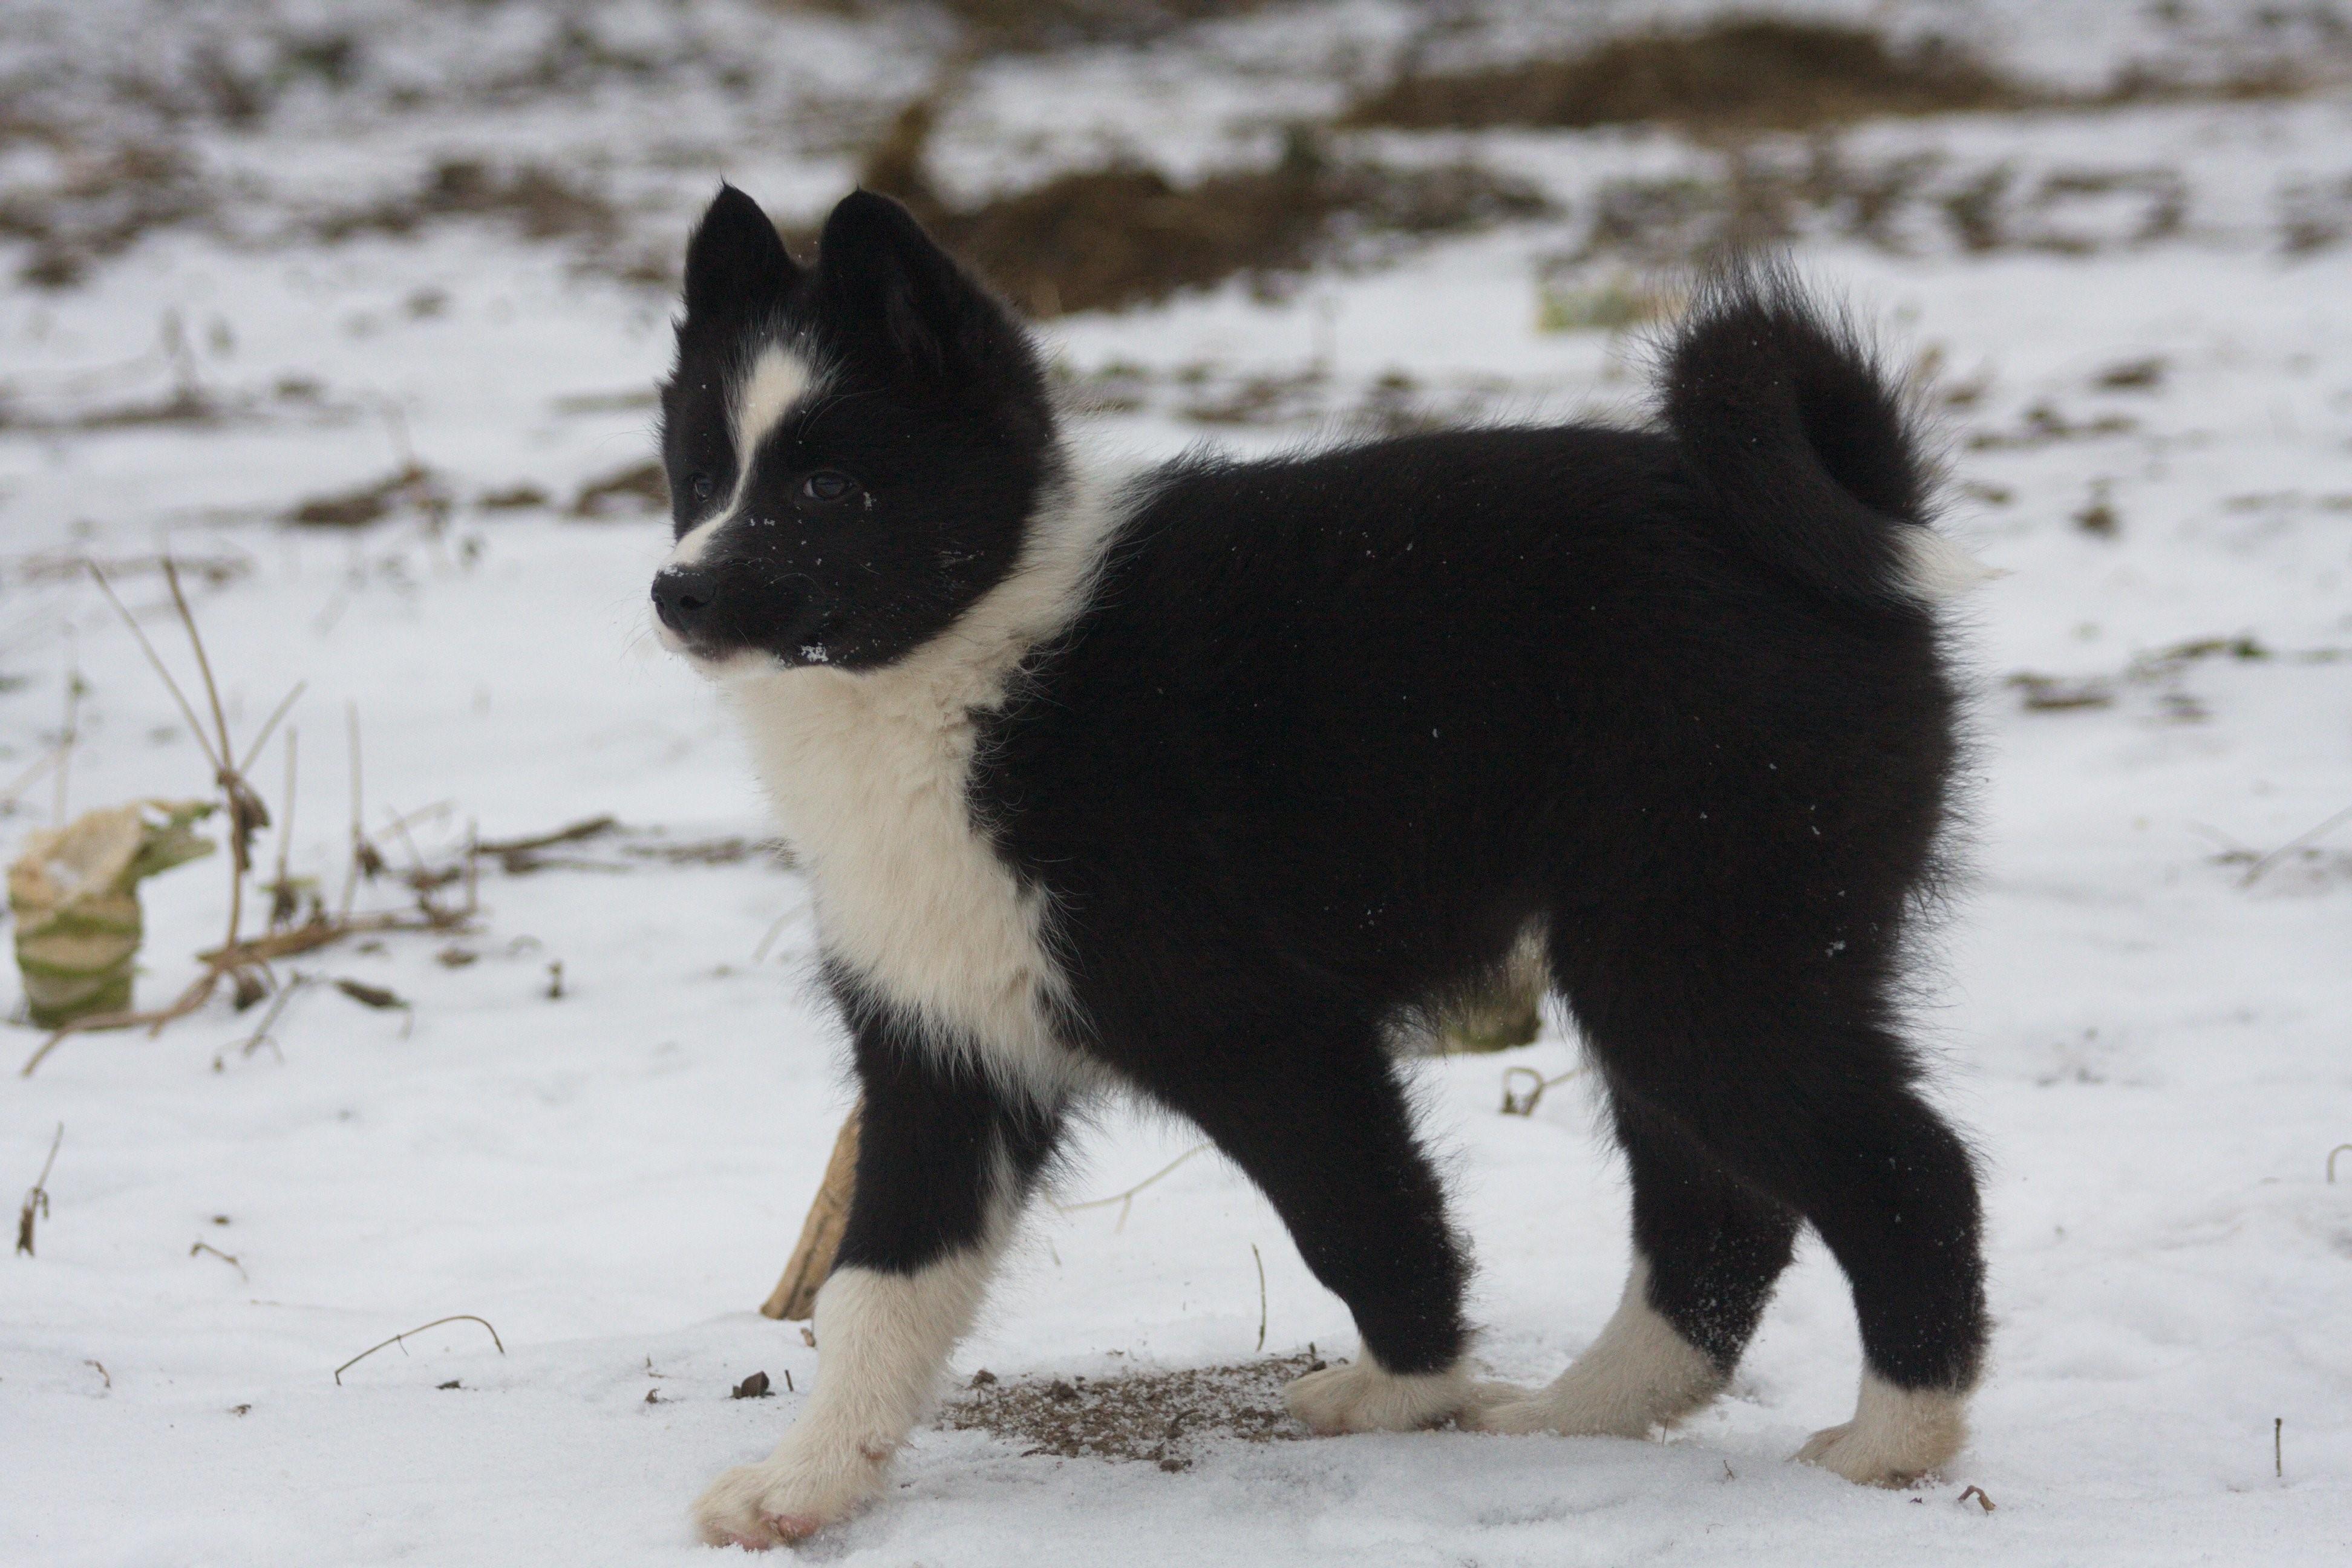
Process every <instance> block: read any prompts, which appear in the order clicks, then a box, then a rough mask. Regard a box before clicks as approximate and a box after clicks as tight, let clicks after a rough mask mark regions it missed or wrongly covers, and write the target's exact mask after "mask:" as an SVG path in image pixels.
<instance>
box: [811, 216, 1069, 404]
mask: <svg viewBox="0 0 2352 1568" xmlns="http://www.w3.org/2000/svg"><path fill="white" fill-rule="evenodd" d="M817 275H818V277H819V278H820V279H823V284H824V291H825V297H826V299H827V300H828V301H829V302H830V303H831V305H832V307H833V310H834V311H835V314H836V316H837V318H838V319H839V320H841V321H844V322H845V324H849V325H851V326H853V327H855V328H856V329H858V330H860V331H865V332H866V333H869V334H872V335H873V336H874V337H876V338H877V339H878V340H879V341H880V342H882V343H883V344H884V345H885V346H886V347H887V349H888V350H889V351H890V352H891V353H893V354H894V355H895V356H896V357H897V359H898V363H900V365H901V366H902V367H903V368H905V369H908V370H910V371H912V372H914V373H915V374H917V375H918V376H919V377H921V378H922V379H924V380H927V381H934V382H939V383H950V384H951V383H954V382H957V381H960V380H962V379H964V378H966V377H970V376H972V375H975V374H982V373H983V372H985V371H987V370H989V369H990V368H992V366H1004V365H1009V364H1012V363H1026V357H1027V348H1026V339H1025V337H1024V334H1023V333H1022V331H1021V329H1020V327H1019V325H1018V324H1016V323H1015V322H1014V321H1013V320H1012V319H1011V318H1010V317H1009V316H1007V315H1006V314H1005V312H1004V309H1003V306H1001V305H999V304H998V303H997V302H996V300H995V299H994V298H993V297H992V295H991V294H990V293H989V292H988V290H987V289H984V288H982V286H981V285H980V284H979V283H977V282H975V281H973V279H971V277H970V276H969V275H968V274H966V273H965V271H964V270H963V268H961V267H959V266H957V265H956V263H955V259H954V258H952V257H950V256H949V255H948V253H947V252H946V251H944V250H941V249H940V247H939V246H938V245H937V244H936V243H934V242H933V241H932V239H931V237H930V236H929V235H928V234H925V233H924V232H923V226H922V225H921V224H919V223H918V222H916V221H915V215H914V214H912V213H910V212H908V210H907V209H906V208H905V207H903V206H900V205H898V203H897V202H894V201H892V200H891V199H890V198H889V197H888V196H885V195H876V194H875V193H874V192H872V191H864V190H860V191H852V192H851V193H850V194H849V195H845V196H844V197H843V198H842V199H841V202H840V205H837V206H835V208H834V209H833V216H831V217H829V218H827V219H825V224H824V237H822V238H820V239H819V240H818V241H817ZM941 390H945V387H944V386H943V387H941Z"/></svg>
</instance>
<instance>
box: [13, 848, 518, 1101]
mask: <svg viewBox="0 0 2352 1568" xmlns="http://www.w3.org/2000/svg"><path fill="white" fill-rule="evenodd" d="M475 886H476V883H475V880H474V879H473V877H472V875H471V873H470V872H469V873H468V875H467V901H466V903H465V904H464V905H463V906H462V907H460V908H457V909H454V910H451V909H443V908H441V907H440V906H438V905H436V904H434V903H432V902H430V901H429V900H426V899H425V898H423V897H421V896H420V897H419V898H418V900H417V907H416V908H415V910H394V911H390V912H387V913H383V914H373V915H359V916H355V917H352V918H349V919H344V918H334V919H329V918H326V917H321V918H320V919H318V920H314V921H310V923H309V924H307V925H299V926H292V927H289V928H288V929H286V930H284V931H269V932H267V933H266V934H264V935H261V936H257V937H251V938H248V939H247V940H245V941H242V942H236V943H234V944H231V945H227V946H223V947H216V948H211V949H208V950H206V951H205V952H199V953H198V954H196V960H197V962H198V963H202V964H204V965H205V972H204V973H202V974H200V975H198V976H197V977H196V979H195V981H194V984H191V985H189V987H188V988H187V989H186V990H185V991H184V992H182V993H181V994H180V996H179V999H178V1000H177V1001H175V1002H173V1004H172V1005H170V1006H168V1007H162V1008H157V1009H155V1010H154V1011H152V1012H144V1013H135V1012H134V1013H94V1014H92V1015H90V1016H89V1017H87V1018H76V1019H75V1020H74V1021H73V1022H72V1023H70V1024H68V1025H66V1026H63V1027H62V1028H59V1029H58V1031H57V1032H56V1033H54V1034H52V1035H51V1036H50V1037H48V1038H47V1039H46V1040H44V1041H42V1042H41V1046H40V1048H39V1049H37V1050H36V1051H35V1052H34V1053H33V1054H32V1055H31V1056H30V1057H29V1058H26V1062H25V1065H24V1066H23V1067H22V1068H19V1069H17V1076H18V1077H20V1078H30V1077H32V1076H33V1069H35V1068H37V1067H39V1066H40V1065H41V1062H42V1060H43V1059H44V1058H47V1056H48V1054H49V1053H50V1052H51V1051H53V1050H55V1049H57V1047H58V1045H59V1044H60V1043H61V1042H63V1041H64V1040H65V1039H66V1038H67V1037H69V1036H73V1035H86V1034H90V1033H93V1032H97V1031H101V1030H110V1029H135V1028H140V1027H142V1026H144V1027H146V1028H148V1029H149V1030H150V1031H151V1032H155V1031H160V1030H161V1029H162V1028H163V1026H164V1025H166V1024H169V1023H171V1022H172V1021H173V1019H176V1018H182V1017H185V1016H187V1015H188V1014H190V1013H193V1012H194V1011H195V1010H196V1009H197V1008H198V1007H201V1006H203V1005H204V1004H205V1001H206V1000H207V999H208V998H209V997H210V996H211V995H212V994H213V990H214V988H215V986H217V985H218V984H220V982H221V977H222V976H223V975H226V974H233V973H236V972H237V971H238V970H240V969H250V968H255V967H258V966H261V965H264V964H267V963H268V962H269V961H270V960H272V959H277V958H291V957H293V956H295V955H296V954H297V953H304V952H311V951H313V950H314V949H317V948H321V947H324V946H326V945H327V944H328V943H329V942H341V940H342V939H343V938H345V937H348V936H359V935H362V934H365V933H368V932H372V931H453V930H456V929H457V928H458V927H460V926H463V925H464V924H466V922H467V921H470V920H472V919H473V917H474V915H475V912H476V910H477V908H478V906H477V905H476V903H475V901H474V889H475Z"/></svg>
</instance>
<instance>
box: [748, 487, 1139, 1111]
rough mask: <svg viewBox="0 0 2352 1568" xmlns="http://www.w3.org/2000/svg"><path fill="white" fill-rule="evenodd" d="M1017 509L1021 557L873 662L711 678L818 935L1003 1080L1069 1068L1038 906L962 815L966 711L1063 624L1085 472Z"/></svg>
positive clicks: (1076, 580)
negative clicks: (909, 648) (889, 662)
mask: <svg viewBox="0 0 2352 1568" xmlns="http://www.w3.org/2000/svg"><path fill="white" fill-rule="evenodd" d="M1072 489H1073V491H1074V492H1076V493H1073V494H1071V495H1069V496H1067V497H1066V498H1065V499H1064V500H1062V501H1061V503H1060V504H1057V505H1055V506H1054V507H1052V508H1051V509H1049V510H1047V511H1046V512H1045V513H1044V514H1041V516H1040V517H1038V518H1037V519H1035V520H1033V523H1032V528H1033V536H1032V538H1031V541H1030V544H1029V547H1028V549H1027V550H1026V552H1024V557H1023V560H1022V563H1021V564H1020V566H1019V567H1018V568H1017V569H1016V570H1015V571H1014V573H1013V574H1012V575H1010V576H1008V577H1007V578H1006V579H1005V580H1004V581H1003V583H1001V584H998V585H997V586H996V587H995V588H993V589H992V590H991V591H990V592H989V593H988V594H986V595H983V596H982V598H981V599H980V601H979V602H978V603H976V604H975V605H972V607H971V609H970V610H968V611H967V612H966V613H965V614H964V616H962V617H961V619H960V620H959V621H957V623H956V624H955V625H954V626H951V627H950V628H949V629H948V630H947V631H946V632H945V633H943V634H941V635H940V637H937V638H935V639H933V640H932V641H931V642H930V643H929V644H927V645H926V646H924V647H920V648H918V649H917V650H915V652H914V653H913V654H911V655H909V656H908V658H905V659H903V660H901V661H900V662H899V663H898V664H896V665H893V666H891V667H890V668H887V669H883V670H878V671H872V672H867V673H863V674H858V673H850V672H846V671H844V670H840V669H837V668H831V667H827V666H821V665H820V666H810V667H806V668H793V669H778V668H768V669H763V670H761V671H758V672H756V673H740V674H735V675H733V676H732V677H731V678H730V679H725V681H724V683H723V687H722V689H723V690H724V691H725V693H726V696H727V700H728V702H729V705H730V707H731V708H732V709H733V710H734V711H735V713H736V715H737V717H738V718H739V720H740V721H741V722H742V724H743V727H744V731H745V735H746V738H747V739H748V741H749V742H750V744H751V753H752V761H753V763H754V765H755V766H756V767H757V768H758V770H759V773H760V777H761V783H762V784H765V786H766V788H767V793H768V796H769V799H770V801H771V803H772V805H773V807H774V809H775V813H776V816H777V820H778V825H779V826H780V827H781V828H782V831H783V834H784V837H785V838H786V840H787V841H788V842H789V843H790V844H791V846H792V847H793V852H794V854H795V855H796V856H797V857H798V858H799V859H800V861H801V863H802V865H803V867H804V868H806V869H807V871H808V874H809V877H810V879H811V881H812V883H813V884H814V891H815V896H816V911H817V921H818V929H819V936H820V940H821V941H822V942H823V944H824V951H825V953H826V955H827V957H828V958H830V959H831V960H833V961H834V962H835V963H844V964H846V965H847V966H848V967H849V968H850V969H851V970H852V971H853V972H854V973H856V974H857V976H858V977H859V978H860V979H862V980H863V981H865V982H866V984H869V985H871V986H873V987H874V988H875V989H876V990H877V991H878V992H879V993H880V994H882V995H884V996H885V997H887V998H888V999H889V1001H890V1002H891V1003H892V1004H894V1005H895V1006H896V1007H898V1009H901V1010H903V1011H904V1012H906V1013H908V1014H911V1015H913V1016H915V1017H917V1018H918V1019H919V1020H920V1021H921V1022H922V1024H923V1025H924V1026H925V1030H926V1034H927V1035H928V1036H929V1040H928V1041H927V1043H929V1044H930V1045H932V1046H934V1047H938V1048H944V1049H950V1050H955V1051H960V1052H968V1053H970V1054H971V1056H972V1057H973V1058H974V1059H975V1065H977V1066H980V1067H981V1068H983V1069H984V1070H986V1071H988V1072H989V1073H991V1074H992V1076H994V1077H996V1078H997V1079H999V1080H1000V1081H1001V1082H1003V1083H1004V1084H1005V1086H1006V1087H1007V1088H1020V1089H1026V1090H1028V1091H1029V1092H1032V1093H1055V1092H1057V1091H1058V1090H1060V1089H1063V1088H1066V1087H1068V1086H1070V1085H1071V1083H1072V1080H1073V1079H1075V1078H1076V1077H1078V1076H1081V1075H1082V1073H1083V1070H1084V1069H1083V1068H1082V1066H1081V1063H1080V1061H1079V1059H1078V1058H1076V1057H1075V1056H1074V1055H1073V1054H1072V1053H1071V1052H1070V1051H1069V1050H1068V1049H1067V1048H1066V1047H1065V1046H1063V1045H1062V1044H1061V1042H1060V1040H1059V1038H1058V1037H1057V1036H1056V1034H1055V1029H1054V1027H1053V1024H1052V1012H1053V1008H1054V1004H1055V1002H1056V1001H1057V1000H1058V999H1060V998H1061V997H1062V996H1063V995H1064V994H1065V981H1064V978H1063V975H1062V973H1061V970H1060V968H1059V966H1058V965H1056V964H1055V962H1054V959H1053V956H1052V952H1051V934H1050V933H1051V921H1052V915H1053V911H1052V910H1050V909H1049V908H1047V907H1046V905H1045V900H1043V898H1042V897H1041V896H1039V895H1038V894H1037V893H1035V892H1034V891H1033V890H1030V889H1024V887H1023V886H1022V884H1021V882H1020V881H1019V879H1016V878H1015V877H1014V876H1013V872H1012V870H1011V869H1010V868H1008V867H1007V866H1006V865H1005V864H1004V862H1003V859H1002V858H1000V857H999V856H998V855H997V854H996V852H995V850H994V848H993V847H992V845H991V844H990V843H989V841H988V839H987V838H986V837H984V836H983V834H982V832H981V831H980V830H979V828H978V826H977V825H976V824H975V823H974V821H973V819H972V814H971V796H970V793H969V791H970V784H971V762H972V753H973V749H974V746H975V744H976V742H977V734H976V729H975V723H974V714H975V712H978V711H984V710H988V709H991V708H993V707H995V706H997V705H998V704H1000V703H1001V702H1003V700H1004V693H1005V689H1006V685H1007V682H1008V681H1009V680H1010V679H1012V678H1013V673H1014V671H1015V669H1016V668H1017V667H1018V666H1019V664H1020V662H1021V659H1022V658H1023V657H1024V655H1025V654H1026V653H1027V652H1028V651H1029V650H1030V649H1031V648H1032V647H1034V646H1035V645H1036V643H1037V642H1038V641H1039V640H1040V639H1041V638H1043V637H1050V636H1052V635H1054V634H1055V632H1058V631H1059V630H1060V629H1062V628H1063V627H1064V626H1067V625H1068V623H1069V620H1070V618H1071V617H1072V616H1074V615H1075V614H1076V610H1077V607H1078V605H1079V604H1080V603H1081V602H1082V600H1083V598H1084V595H1085V593H1086V591H1087V585H1088V583H1089V581H1090V579H1091V577H1092V575H1093V573H1094V570H1095V567H1096V565H1097V562H1098V561H1099V558H1100V552H1101V545H1102V542H1103V538H1104V535H1105V533H1106V531H1107V528H1108V516H1107V510H1106V509H1105V508H1104V507H1103V506H1102V505H1101V504H1100V501H1099V500H1098V499H1097V498H1098V497H1099V495H1100V491H1099V489H1097V487H1095V486H1091V485H1081V486H1074V487H1072Z"/></svg>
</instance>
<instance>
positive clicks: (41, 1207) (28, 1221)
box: [16, 1121, 66, 1258]
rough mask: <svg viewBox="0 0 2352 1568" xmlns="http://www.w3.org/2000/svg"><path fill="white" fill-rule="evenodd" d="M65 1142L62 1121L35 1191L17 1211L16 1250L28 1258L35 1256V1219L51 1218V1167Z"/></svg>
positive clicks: (27, 1195)
mask: <svg viewBox="0 0 2352 1568" xmlns="http://www.w3.org/2000/svg"><path fill="white" fill-rule="evenodd" d="M65 1141H66V1124H65V1123H64V1122H62V1121H60V1122H58V1135H57V1136H56V1137H54V1138H52V1139H50V1140H49V1157H48V1158H47V1159H46V1160H44V1161H42V1162H41V1173H40V1176H39V1178H38V1179H37V1180H36V1181H35V1182H34V1183H33V1190H32V1191H31V1192H29V1193H26V1194H25V1206H24V1207H23V1208H21V1209H18V1210H17V1211H16V1250H17V1251H19V1252H21V1253H23V1254H24V1255H25V1256H26V1257H27V1258H30V1257H32V1256H33V1220H34V1217H35V1216H36V1215H38V1216H39V1217H40V1218H42V1219H47V1218H48V1217H49V1190H48V1189H49V1167H50V1166H52V1165H54V1164H56V1163H58V1144H60V1143H63V1142H65Z"/></svg>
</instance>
